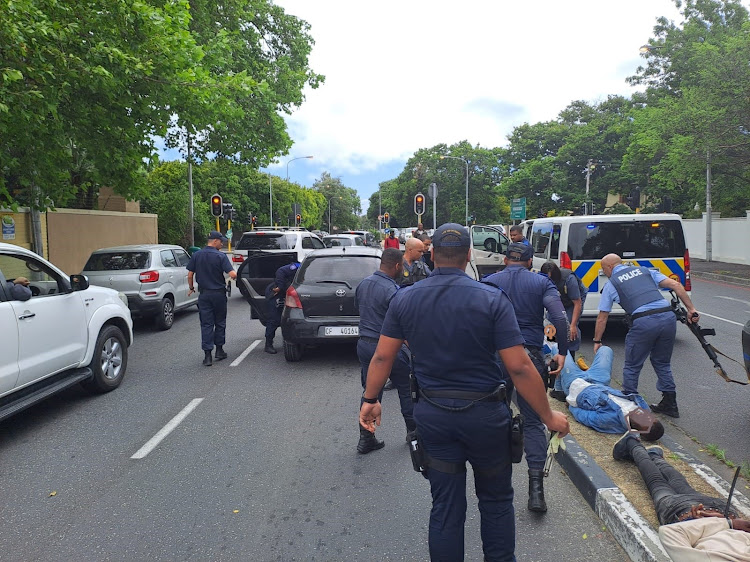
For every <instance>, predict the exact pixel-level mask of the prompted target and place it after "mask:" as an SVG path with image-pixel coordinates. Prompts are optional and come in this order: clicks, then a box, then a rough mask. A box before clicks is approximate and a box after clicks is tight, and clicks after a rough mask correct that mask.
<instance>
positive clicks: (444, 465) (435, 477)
mask: <svg viewBox="0 0 750 562" xmlns="http://www.w3.org/2000/svg"><path fill="white" fill-rule="evenodd" d="M432 245H433V251H432V259H433V261H434V262H435V266H436V269H435V270H434V271H433V272H432V275H430V277H428V278H427V279H425V280H424V281H420V282H419V283H416V284H414V285H412V286H411V287H406V288H403V289H400V290H399V291H398V292H397V293H396V296H395V297H394V298H393V300H392V301H391V304H390V306H389V308H388V312H387V313H386V317H385V321H384V323H383V328H382V330H381V336H380V340H379V342H378V346H377V349H376V350H375V355H374V356H373V358H372V361H371V362H370V368H369V370H368V372H367V386H366V389H365V392H364V394H363V400H364V404H363V405H362V408H361V409H360V424H361V425H363V426H364V427H366V428H368V429H369V430H370V431H372V432H374V431H375V428H376V426H377V425H380V416H381V406H380V403H379V402H378V396H379V393H380V389H381V388H382V387H383V384H384V383H385V381H386V379H387V378H388V375H389V373H390V372H391V367H392V365H393V363H394V361H395V360H396V357H398V355H399V353H400V351H401V346H402V344H403V342H404V341H405V340H407V341H408V342H409V349H410V350H411V352H412V359H413V373H414V377H415V380H416V382H417V383H418V385H419V391H418V396H419V400H418V402H417V403H416V404H415V405H414V420H415V422H416V425H417V433H418V439H419V441H420V443H421V447H422V448H423V450H424V452H425V453H426V455H427V466H428V468H427V473H426V476H427V478H428V479H429V481H430V487H431V491H432V511H431V513H430V524H429V547H430V556H431V557H432V559H433V560H463V557H464V523H465V520H466V461H467V460H468V461H469V462H470V463H471V465H472V468H473V470H474V480H475V485H476V493H477V497H478V498H479V511H480V514H481V518H482V523H481V529H482V531H481V533H482V545H483V549H484V556H485V559H486V560H490V561H497V560H513V559H514V558H513V556H514V550H515V519H514V513H513V488H512V485H511V472H512V470H511V463H510V461H511V456H510V453H511V414H510V409H509V407H508V404H507V402H506V401H505V386H504V380H503V376H504V375H503V373H502V371H501V363H500V362H499V361H498V360H497V359H498V353H499V355H500V359H501V360H502V364H503V365H504V366H505V369H506V370H507V372H508V373H509V374H510V376H511V378H512V379H513V382H514V384H515V386H516V388H517V389H518V392H519V393H520V394H521V395H522V396H524V397H525V399H526V400H527V401H528V403H529V404H530V405H531V407H532V408H534V409H535V410H536V411H537V412H538V413H539V415H540V416H541V418H542V420H543V421H544V423H546V424H547V427H549V428H550V430H551V431H559V432H560V433H561V435H565V434H566V433H567V432H568V431H569V427H568V421H567V419H566V417H565V416H564V415H563V414H561V413H559V412H553V411H552V410H551V409H550V407H549V402H548V401H547V396H546V394H545V389H544V385H543V384H542V381H541V379H540V378H539V375H538V374H537V373H536V369H535V368H534V365H533V364H532V363H531V360H530V359H529V357H528V355H527V354H526V352H525V350H524V349H523V337H522V336H521V332H520V330H519V329H518V324H517V322H516V320H515V315H514V313H513V307H512V305H511V303H510V300H509V299H508V297H507V296H506V295H505V293H503V292H502V291H501V290H498V289H497V288H495V287H492V286H489V285H484V284H482V283H478V282H476V281H474V280H472V279H470V278H469V277H468V276H467V275H466V274H465V273H464V270H465V268H466V265H467V263H468V260H469V257H470V252H471V240H470V236H469V233H468V231H467V230H466V228H465V227H463V226H461V225H459V224H453V223H449V224H444V225H442V226H441V227H440V228H438V229H437V231H436V232H435V235H434V236H433V239H432ZM425 302H428V303H431V304H432V306H430V307H425V306H424V303H425Z"/></svg>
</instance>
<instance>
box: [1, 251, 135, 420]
mask: <svg viewBox="0 0 750 562" xmlns="http://www.w3.org/2000/svg"><path fill="white" fill-rule="evenodd" d="M21 277H25V278H26V279H27V280H28V281H29V285H28V289H30V293H31V294H30V296H29V297H28V298H27V299H26V300H18V299H19V298H21V297H22V296H23V297H25V295H19V293H21V291H18V290H13V291H12V292H11V289H12V288H13V280H14V279H16V280H18V279H19V278H21ZM19 284H20V283H19ZM16 289H18V287H16ZM14 295H15V297H16V298H15V299H14ZM132 341H133V321H132V319H131V316H130V310H129V309H128V306H127V299H126V297H125V295H123V294H121V293H118V292H117V291H114V290H112V289H107V288H104V287H94V286H91V287H89V284H88V280H87V279H86V277H85V276H83V275H72V276H70V277H68V276H67V275H65V274H64V273H63V272H62V271H60V270H59V269H57V268H56V267H55V266H53V265H52V264H50V263H49V262H48V261H46V260H44V259H42V258H40V257H39V256H38V255H37V254H35V253H33V252H31V251H29V250H26V249H24V248H21V247H19V246H15V245H11V244H3V243H0V420H2V419H5V418H7V417H9V416H12V415H14V414H16V413H18V412H20V411H21V410H24V409H25V408H28V407H29V406H31V405H33V404H35V403H37V402H39V401H41V400H43V399H45V398H47V397H49V396H52V395H53V394H56V393H57V392H60V391H62V390H64V389H66V388H68V387H69V386H72V385H74V384H78V383H80V384H82V385H83V386H84V388H86V389H87V390H89V391H91V392H94V393H103V392H109V391H111V390H114V389H115V388H117V387H118V386H119V385H120V383H121V382H122V379H123V377H124V376H125V371H126V369H127V364H128V346H130V344H131V343H132Z"/></svg>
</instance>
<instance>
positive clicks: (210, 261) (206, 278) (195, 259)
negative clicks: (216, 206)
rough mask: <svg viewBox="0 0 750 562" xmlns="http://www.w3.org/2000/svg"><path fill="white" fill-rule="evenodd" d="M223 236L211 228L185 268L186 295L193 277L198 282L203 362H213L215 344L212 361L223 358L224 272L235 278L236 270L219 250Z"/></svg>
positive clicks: (225, 317) (224, 336)
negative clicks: (201, 246) (204, 243)
mask: <svg viewBox="0 0 750 562" xmlns="http://www.w3.org/2000/svg"><path fill="white" fill-rule="evenodd" d="M226 241H227V237H226V236H224V235H223V234H222V233H221V232H217V231H216V230H212V231H211V232H210V233H209V235H208V242H207V244H206V247H205V248H203V249H202V250H200V251H199V252H196V253H194V254H193V255H192V256H190V261H189V262H188V264H187V270H188V296H190V295H192V294H193V293H194V292H195V280H196V279H197V281H198V290H199V292H200V295H199V296H198V313H199V316H200V321H201V347H202V348H203V352H204V357H203V364H204V365H205V366H206V367H210V366H211V365H212V364H213V359H212V357H211V354H212V353H213V349H214V345H215V346H216V360H217V361H221V360H222V359H226V358H227V353H226V352H225V351H224V343H225V341H226V330H227V287H226V282H225V281H224V274H225V273H228V274H229V277H230V278H232V279H237V273H236V272H235V271H234V268H233V267H232V264H231V263H230V262H229V258H228V257H227V255H226V254H225V253H224V252H222V251H221V248H222V247H223V246H224V242H226Z"/></svg>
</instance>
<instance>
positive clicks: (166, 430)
mask: <svg viewBox="0 0 750 562" xmlns="http://www.w3.org/2000/svg"><path fill="white" fill-rule="evenodd" d="M201 402H203V398H194V399H193V400H191V401H190V404H188V405H187V406H185V407H184V408H183V409H182V411H181V412H180V413H179V414H177V415H176V416H175V417H173V418H172V419H171V420H169V423H167V425H165V426H164V427H162V428H161V429H160V430H159V432H158V433H157V434H156V435H154V436H153V437H152V438H151V439H149V440H148V441H147V442H146V444H145V445H144V446H143V447H141V448H140V449H138V451H137V452H136V453H135V455H133V456H132V457H130V458H131V459H142V458H143V457H145V456H146V455H148V454H149V453H150V452H151V451H153V450H154V449H155V448H156V446H157V445H158V444H159V443H161V442H162V440H163V439H164V438H165V437H166V436H167V435H169V434H170V433H172V431H174V429H175V428H176V427H177V426H178V425H180V422H182V420H184V419H185V418H186V417H187V416H188V414H190V412H192V411H193V410H195V408H196V407H197V406H198V404H200V403H201Z"/></svg>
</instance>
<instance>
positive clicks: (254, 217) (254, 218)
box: [250, 215, 258, 226]
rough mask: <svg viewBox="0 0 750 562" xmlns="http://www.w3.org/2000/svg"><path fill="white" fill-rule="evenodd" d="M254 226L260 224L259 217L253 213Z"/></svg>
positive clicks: (252, 221)
mask: <svg viewBox="0 0 750 562" xmlns="http://www.w3.org/2000/svg"><path fill="white" fill-rule="evenodd" d="M250 222H251V223H252V225H253V226H258V217H256V216H255V215H253V218H252V219H251V220H250Z"/></svg>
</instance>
